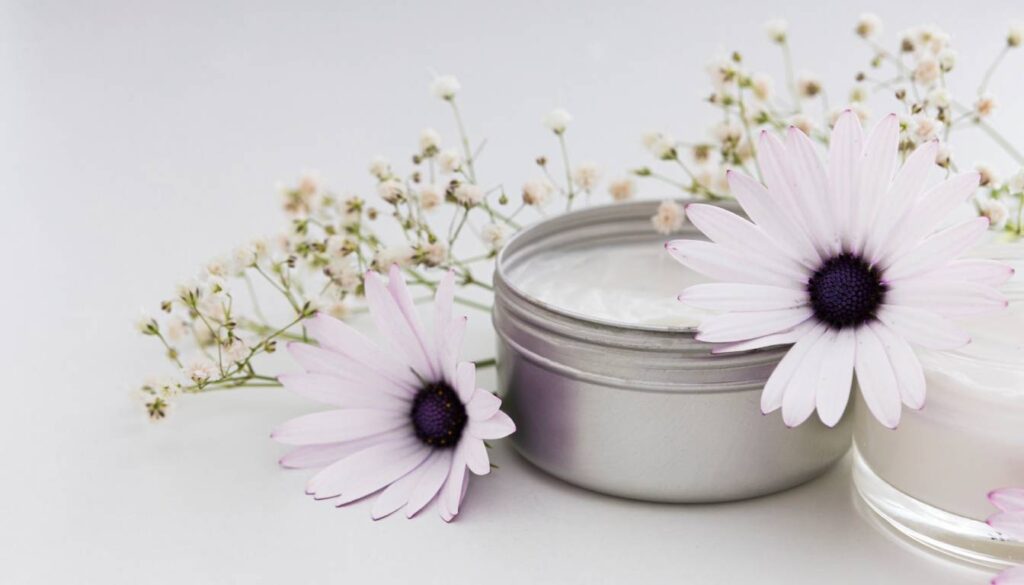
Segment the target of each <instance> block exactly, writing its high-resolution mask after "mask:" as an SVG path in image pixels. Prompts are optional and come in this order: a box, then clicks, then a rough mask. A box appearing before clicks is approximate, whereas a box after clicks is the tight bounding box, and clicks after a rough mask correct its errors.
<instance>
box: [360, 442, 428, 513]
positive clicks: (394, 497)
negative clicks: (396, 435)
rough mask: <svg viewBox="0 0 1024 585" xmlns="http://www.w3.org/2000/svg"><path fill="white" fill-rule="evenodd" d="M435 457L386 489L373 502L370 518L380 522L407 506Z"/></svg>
mask: <svg viewBox="0 0 1024 585" xmlns="http://www.w3.org/2000/svg"><path fill="white" fill-rule="evenodd" d="M435 455H436V453H434V454H431V455H430V457H428V458H427V460H426V461H424V462H423V463H420V464H419V466H417V467H416V469H413V470H412V471H410V472H409V473H407V474H405V475H403V476H402V477H401V478H399V479H398V480H397V481H395V482H393V483H392V484H391V485H389V486H388V487H386V488H384V491H382V492H381V493H380V495H379V496H377V499H376V500H375V501H374V502H373V507H372V508H371V509H370V516H371V517H372V518H373V519H374V520H380V519H381V518H384V517H385V516H389V515H391V514H394V513H395V512H397V511H398V510H401V509H402V506H405V505H406V503H408V502H409V496H411V495H412V491H413V489H414V488H415V487H416V484H417V483H418V482H419V480H420V478H421V477H423V474H424V472H426V470H427V465H429V464H430V461H431V459H433V457H434V456H435Z"/></svg>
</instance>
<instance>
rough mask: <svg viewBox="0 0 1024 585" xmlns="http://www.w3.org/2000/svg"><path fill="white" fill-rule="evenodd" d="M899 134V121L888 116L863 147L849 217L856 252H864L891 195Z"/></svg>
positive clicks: (892, 115)
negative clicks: (889, 194)
mask: <svg viewBox="0 0 1024 585" xmlns="http://www.w3.org/2000/svg"><path fill="white" fill-rule="evenodd" d="M899 133H900V124H899V119H898V118H897V117H896V114H889V115H887V116H885V117H884V118H882V119H881V120H880V121H879V122H878V124H877V125H876V126H875V128H874V130H872V131H871V134H870V135H869V136H868V140H867V144H865V145H864V155H863V159H862V161H861V167H860V171H859V173H858V180H857V191H856V193H857V199H856V200H855V201H853V204H854V205H853V209H851V216H850V223H851V228H850V230H851V231H850V235H851V238H852V242H853V243H854V246H853V250H854V252H860V251H862V250H863V249H864V245H865V243H866V242H867V240H868V237H869V234H871V231H872V229H873V226H876V225H877V224H876V222H875V216H876V215H877V214H878V209H879V207H881V206H882V200H883V198H884V197H885V195H886V193H888V192H889V183H890V182H891V181H892V178H893V172H894V171H895V170H896V161H897V156H896V155H897V150H898V148H899V143H900V140H899Z"/></svg>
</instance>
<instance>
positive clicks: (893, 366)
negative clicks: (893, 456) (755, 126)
mask: <svg viewBox="0 0 1024 585" xmlns="http://www.w3.org/2000/svg"><path fill="white" fill-rule="evenodd" d="M899 133H900V129H899V121H898V120H897V118H896V116H895V115H889V116H887V117H886V118H884V119H883V120H882V121H881V122H880V123H879V124H878V126H876V127H875V129H874V131H872V133H871V135H870V136H868V137H867V138H866V139H865V138H864V136H863V134H862V130H861V126H860V121H859V120H858V119H857V116H856V115H855V114H854V113H853V112H850V111H847V112H845V113H843V114H842V115H841V116H840V117H839V119H838V121H837V122H836V125H835V128H834V129H833V131H832V138H831V143H830V145H831V146H830V149H829V156H828V167H827V169H826V168H825V167H824V166H823V165H822V164H821V162H820V161H819V159H818V156H817V154H816V152H815V147H814V144H813V143H812V141H811V140H810V139H809V138H808V137H807V136H806V135H805V134H804V133H803V132H801V131H800V130H799V129H797V128H794V127H790V128H789V130H788V132H787V134H786V139H785V143H783V141H782V140H780V139H778V138H777V137H775V136H774V135H772V134H770V133H768V132H762V134H761V137H760V141H759V146H758V150H757V164H758V167H759V168H760V170H761V173H762V176H763V177H764V185H762V184H761V183H758V182H757V181H755V180H753V179H751V178H750V177H747V176H745V175H742V174H738V173H735V172H730V173H729V175H728V178H729V187H730V190H731V192H732V193H733V194H734V195H735V197H736V199H737V200H738V202H739V204H740V205H741V206H742V207H743V209H744V211H745V212H746V213H747V215H748V216H749V217H750V219H751V220H752V221H748V220H746V219H743V218H741V217H739V216H738V215H735V214H733V213H730V212H728V211H726V210H724V209H721V208H719V207H715V206H711V205H696V204H694V205H690V206H688V207H687V217H688V218H689V219H690V221H691V222H692V223H693V225H695V226H696V227H697V228H698V229H700V230H701V231H702V232H703V233H704V234H705V235H706V236H707V237H708V238H709V239H710V240H711V242H705V241H696V240H675V241H672V242H669V243H668V244H666V247H667V248H668V250H669V252H670V253H671V254H672V256H674V257H675V258H676V259H677V260H678V261H679V262H681V263H682V264H684V265H686V266H688V267H690V268H692V269H693V270H696V271H698V272H701V273H703V274H706V275H707V276H710V277H712V278H714V279H716V280H720V281H724V282H721V283H710V284H700V285H696V286H692V287H690V288H687V289H686V290H685V291H683V293H682V295H680V300H682V301H683V302H685V303H688V304H690V305H693V306H696V307H700V308H703V309H709V310H713V311H721V312H723V314H720V315H716V316H713V317H710V318H708V319H706V320H705V321H704V322H703V323H702V324H701V326H700V327H699V332H698V336H697V339H699V340H702V341H707V342H713V343H722V344H727V345H724V346H720V347H718V348H716V349H715V351H717V352H724V351H740V350H748V349H755V348H760V347H767V346H771V345H780V344H794V345H793V347H792V348H791V349H790V350H789V351H788V353H787V354H786V356H785V357H784V358H783V360H782V361H781V362H780V363H779V365H778V366H777V367H776V368H775V371H774V372H773V373H772V375H771V377H770V378H769V380H768V382H767V383H766V385H765V387H764V391H763V393H762V395H761V409H762V410H763V411H764V412H765V413H768V412H772V411H775V410H777V409H779V408H781V409H782V416H783V420H784V421H785V423H786V424H787V425H789V426H796V425H798V424H800V423H802V422H804V421H805V420H807V418H808V417H809V416H810V415H811V414H812V413H813V412H814V411H815V409H817V411H818V416H819V417H820V418H821V420H822V422H824V423H825V424H826V425H829V426H833V425H835V424H836V423H837V422H838V421H839V420H840V418H841V417H842V415H843V412H844V411H845V410H846V405H847V402H848V401H849V396H850V388H851V384H852V380H853V374H854V372H856V375H857V381H858V385H859V387H860V389H861V393H862V395H863V396H864V400H865V402H866V403H867V405H868V408H870V409H871V412H872V413H873V414H874V416H875V417H876V418H877V419H878V420H879V421H880V422H881V423H882V424H884V425H885V426H887V427H890V428H895V427H896V425H897V424H898V423H899V420H900V413H901V410H902V405H901V402H902V404H906V405H907V406H909V407H910V408H914V409H919V408H921V407H922V406H924V400H925V379H924V372H923V370H922V368H921V364H920V362H919V361H918V358H917V356H916V355H915V354H914V351H913V350H912V349H911V344H915V345H920V346H923V347H927V348H933V349H953V348H957V347H960V346H962V345H964V344H966V343H968V342H969V341H970V338H969V337H968V335H967V333H965V332H964V331H963V330H962V329H961V328H959V327H958V326H957V325H955V324H954V323H953V322H952V321H951V320H950V318H951V317H958V316H962V315H968V314H974V313H980V312H984V311H989V310H996V309H1002V308H1004V307H1006V305H1007V301H1006V299H1005V298H1004V297H1003V296H1002V295H1001V294H1000V293H999V292H998V291H996V290H995V288H994V287H996V286H998V285H1000V284H1002V283H1003V282H1005V281H1006V280H1007V279H1008V278H1009V277H1010V276H1011V274H1012V273H1013V271H1012V269H1011V268H1009V267H1008V266H1005V265H1003V264H999V263H997V262H992V261H987V260H958V259H957V257H958V256H959V255H960V254H961V253H963V251H964V250H966V249H967V248H968V247H969V246H971V245H972V244H973V243H975V242H976V241H977V240H978V238H980V237H981V236H982V235H983V233H984V232H985V229H986V228H987V227H988V220H987V219H985V218H977V219H972V220H970V221H965V222H963V223H960V224H957V225H954V226H952V227H948V228H945V229H941V230H939V231H936V228H937V227H938V226H939V224H940V223H941V222H942V221H943V220H944V219H945V218H946V217H947V216H948V215H949V213H950V212H951V211H952V210H953V209H954V208H955V207H957V206H958V205H960V204H962V203H963V202H964V201H966V200H967V198H968V197H969V196H970V195H971V194H972V193H973V192H974V190H975V189H976V188H977V186H978V174H977V173H967V174H963V175H959V176H954V177H951V178H949V179H947V180H945V181H944V182H942V183H940V184H938V185H937V186H934V187H932V188H928V189H926V188H925V180H926V178H927V174H928V171H930V170H931V169H932V168H933V167H934V166H935V155H936V152H937V151H938V148H939V145H938V142H936V141H933V142H929V143H926V144H923V145H921V146H920V147H918V148H917V149H916V150H915V151H914V152H913V153H912V154H910V156H908V157H907V159H906V161H905V162H904V164H903V166H902V167H901V168H897V167H898V164H897V161H898V150H899V141H900V138H899Z"/></svg>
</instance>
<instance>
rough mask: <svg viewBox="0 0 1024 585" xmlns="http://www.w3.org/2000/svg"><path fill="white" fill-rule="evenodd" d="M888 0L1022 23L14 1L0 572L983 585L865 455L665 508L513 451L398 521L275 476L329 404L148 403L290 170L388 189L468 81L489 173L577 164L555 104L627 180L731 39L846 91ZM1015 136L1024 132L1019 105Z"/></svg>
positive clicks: (0, 76)
mask: <svg viewBox="0 0 1024 585" xmlns="http://www.w3.org/2000/svg"><path fill="white" fill-rule="evenodd" d="M1015 4H1016V11H1017V14H1013V13H1014V8H1015V7H1014V5H1015ZM883 5H884V6H885V8H884V9H883V8H882V6H883ZM863 10H875V11H876V12H879V13H880V14H881V15H882V16H883V18H884V20H885V21H886V24H887V31H886V32H887V37H886V38H887V40H888V41H889V42H890V43H892V39H893V33H894V32H895V31H897V30H899V29H901V28H904V27H906V26H909V25H912V24H917V23H919V22H926V21H935V22H936V23H938V24H939V25H941V26H942V27H943V28H945V29H947V30H949V31H950V32H952V33H953V35H954V41H955V44H956V45H957V46H958V48H959V49H960V52H961V60H960V62H961V66H962V67H963V68H966V67H970V66H973V67H975V70H977V69H978V68H980V67H982V66H983V65H984V64H985V63H987V62H988V60H989V59H990V56H991V55H993V54H994V52H995V51H996V50H998V48H999V47H1000V46H1001V43H1002V42H1003V40H1002V39H1003V35H1004V34H1005V30H1006V22H1007V21H1008V20H1009V18H1010V17H1011V16H1017V17H1024V6H1021V5H1019V3H1015V2H1010V1H1006V2H1001V3H985V2H977V1H974V2H962V1H947V0H933V1H931V2H907V3H901V4H899V5H897V4H896V3H894V2H886V3H884V4H883V3H879V6H875V7H871V6H868V5H864V6H857V5H855V3H842V4H833V3H827V2H823V1H821V0H808V1H804V2H798V3H792V4H791V5H788V6H783V5H781V3H778V2H754V1H750V2H747V3H742V4H740V3H726V2H704V3H684V2H680V1H676V2H664V3H656V2H636V1H632V2H626V1H619V2H605V1H598V0H591V1H589V2H582V1H581V2H575V3H572V4H558V5H555V4H554V3H551V2H534V1H517V2H508V3H500V4H499V3H496V2H466V3H462V4H460V3H456V2H449V1H434V2H429V3H411V2H410V3H394V2H372V1H370V2H359V3H356V2H337V3H328V2H324V3H322V4H320V5H315V4H308V3H298V2H280V3H273V2H252V1H248V2H237V3H228V2H220V3H212V2H162V3H140V2H120V3H118V2H78V3H74V2H48V1H37V2H28V1H26V2H10V1H7V2H3V5H2V13H0V200H2V202H3V207H2V208H0V243H2V244H3V248H2V250H3V256H2V257H3V259H4V262H3V268H2V272H0V301H2V304H0V306H2V307H3V316H4V319H3V321H2V322H3V324H4V328H3V330H2V332H0V350H2V351H0V363H2V366H3V367H2V370H0V375H2V378H0V380H2V385H0V392H2V394H0V396H2V405H0V449H2V451H0V454H2V465H3V466H2V469H3V475H2V476H0V582H4V583H58V582H60V583H122V582H123V583H182V582H189V583H254V582H272V583H323V582H344V583H369V582H382V583H404V582H420V583H465V582H482V583H488V582H490V583H521V582H535V583H621V582H650V583H656V582H659V583H660V582H673V583H929V584H936V585H939V584H945V583H949V584H954V583H957V584H960V583H962V584H969V583H983V582H987V579H988V575H987V574H986V573H984V572H977V571H974V570H971V569H967V568H962V567H959V566H957V565H954V564H951V563H948V562H945V561H942V560H939V559H937V558H935V557H932V556H930V555H927V554H926V553H920V552H917V551H916V550H914V549H912V548H910V547H908V546H907V545H905V544H902V543H900V542H898V541H897V540H896V539H895V538H894V537H892V536H890V535H889V534H887V533H886V532H884V531H883V530H881V529H880V528H879V527H877V526H875V525H874V524H873V523H872V522H871V520H870V517H869V516H868V515H866V514H863V513H862V512H861V511H859V510H858V508H857V506H856V504H855V497H854V496H853V494H852V492H851V488H850V484H849V471H848V469H847V467H848V466H847V465H846V464H844V465H841V466H839V467H838V468H836V469H835V470H833V471H832V472H831V473H829V474H828V475H827V476H825V477H824V478H822V479H820V480H819V481H816V482H814V483H811V484H808V485H805V486H803V487H801V488H798V489H795V490H793V491H790V492H787V493H784V494H780V495H776V496H772V497H768V498H763V499H759V500H754V501H748V502H742V503H737V504H730V505H719V506H700V507H698V506H666V505H651V504H643V503H636V502H629V501H623V500H618V499H613V498H609V497H604V496H600V495H596V494H592V493H588V492H585V491H581V490H578V489H574V488H572V487H570V486H568V485H565V484H563V483H561V482H559V481H556V480H553V479H551V478H549V477H547V476H545V475H543V474H541V473H539V472H537V471H535V470H534V469H532V468H530V467H528V466H527V465H526V464H525V463H523V462H522V461H521V460H520V459H518V458H517V457H516V456H515V455H514V454H513V453H512V452H511V451H509V450H508V449H507V448H504V447H502V448H500V449H498V450H497V452H496V453H495V457H494V458H495V460H496V462H497V463H498V464H499V465H500V466H501V469H500V470H499V471H498V472H496V473H494V474H492V475H491V476H489V477H487V478H484V479H482V480H477V481H474V482H473V485H472V487H471V489H470V493H469V497H468V502H467V504H466V505H465V507H464V509H463V513H462V514H461V516H460V518H459V520H458V521H457V522H456V523H454V524H452V525H445V524H444V523H442V522H440V521H439V520H438V519H436V518H434V517H432V516H424V517H422V518H419V519H417V520H414V521H406V520H404V519H402V518H392V519H388V520H385V521H382V522H378V523H374V522H371V521H370V520H369V517H368V510H367V509H366V506H365V505H356V506H354V507H350V508H347V509H342V510H335V509H333V508H332V507H331V506H330V505H328V504H326V503H323V502H321V503H316V502H313V501H312V500H310V499H308V498H307V497H305V496H304V495H303V493H302V487H303V484H304V481H305V478H306V477H307V476H308V473H307V472H302V471H299V472H285V471H281V470H279V469H278V468H277V466H276V460H277V458H278V457H279V456H280V455H281V453H282V452H283V449H282V448H281V447H280V446H278V445H276V444H274V443H273V442H271V441H270V440H269V439H268V436H267V435H268V431H269V429H270V428H271V427H273V426H274V425H275V424H277V423H278V422H280V421H282V420H284V419H287V418H289V417H290V416H292V415H294V414H297V413H300V412H305V411H307V410H308V409H309V408H310V407H309V405H308V404H304V403H303V402H302V401H300V400H298V399H295V398H293V397H290V396H288V395H286V394H285V393H283V392H281V391H275V390H266V391H244V392H239V393H237V394H234V395H232V394H230V393H220V394H218V395H208V396H198V397H189V398H188V399H186V400H182V401H180V402H179V403H178V404H176V409H175V411H174V412H173V413H172V416H171V417H170V418H169V419H168V420H167V421H165V423H162V424H159V425H151V424H149V423H148V422H146V421H144V420H143V417H142V414H141V411H140V409H139V405H138V403H136V402H135V401H134V400H133V398H132V392H131V389H132V388H133V387H135V386H136V385H137V384H138V383H139V381H140V380H142V379H143V377H145V376H146V375H147V374H150V373H154V372H161V371H164V370H163V368H165V367H166V366H165V364H164V362H163V361H162V359H161V357H160V355H159V353H160V352H159V350H158V349H157V348H156V347H155V345H154V344H153V343H152V340H150V339H142V338H140V337H139V336H138V335H137V334H135V333H134V331H133V330H132V328H131V320H132V318H133V317H134V315H135V313H136V312H137V308H138V307H139V306H140V305H143V304H146V305H149V306H150V307H153V306H154V304H155V302H156V301H158V300H159V299H162V298H165V297H166V296H167V295H168V293H169V291H170V290H171V288H172V287H173V285H174V284H175V282H177V281H178V280H181V279H183V278H185V277H187V276H190V275H192V274H193V273H194V272H195V270H196V269H197V268H198V267H199V266H200V265H201V264H202V263H204V262H205V261H206V260H207V259H209V258H210V257H211V256H213V255H215V254H218V253H222V252H225V251H227V250H230V249H231V248H232V247H233V246H234V245H235V244H236V243H238V242H240V241H244V240H247V239H248V238H250V237H253V236H257V235H262V234H267V233H272V232H273V231H275V230H277V229H279V227H280V216H279V213H278V210H277V199H276V194H275V192H274V191H273V185H274V183H275V182H276V181H278V180H292V179H293V178H294V177H295V176H296V175H297V174H298V172H299V171H300V170H302V169H306V168H314V169H319V170H320V171H321V173H322V174H323V176H324V177H325V178H326V179H327V180H328V181H329V182H330V183H331V185H333V186H334V187H336V188H338V189H354V190H362V191H363V192H364V193H368V192H369V191H370V186H371V181H370V178H369V177H368V175H367V174H366V172H365V168H366V163H367V161H368V159H369V158H370V156H372V155H373V154H376V153H385V154H388V155H389V156H391V157H392V158H393V159H396V160H404V159H405V158H406V157H407V156H408V155H409V154H410V153H412V152H413V148H414V146H415V140H416V136H417V133H418V131H419V129H420V128H421V127H423V126H426V125H431V126H435V127H437V128H438V129H439V130H440V131H441V132H442V134H443V135H444V136H445V137H446V138H447V139H449V140H450V139H451V137H452V134H453V128H452V125H451V123H450V120H449V117H448V112H447V111H446V109H445V107H444V104H443V103H441V102H439V101H438V100H436V99H434V98H432V97H430V96H429V95H428V93H427V90H426V87H427V85H428V83H429V81H430V78H431V73H430V72H431V71H437V72H439V73H455V74H457V75H458V76H459V77H460V79H461V80H462V83H463V86H464V91H463V93H462V94H461V95H460V99H461V101H462V104H463V107H464V111H465V116H466V119H467V123H468V124H469V126H470V130H471V132H472V133H473V134H474V135H475V136H477V137H485V136H486V137H489V138H490V142H489V145H488V147H487V150H486V152H485V154H484V157H483V160H482V161H481V163H480V170H479V171H480V173H481V174H482V175H483V176H484V177H486V179H485V182H486V181H493V182H494V183H495V184H496V183H498V182H501V181H504V182H505V183H506V185H508V186H509V188H510V189H514V188H515V186H516V185H518V184H519V183H520V182H521V181H522V180H524V179H527V178H530V177H532V176H533V175H534V167H533V165H532V159H533V157H534V156H536V155H537V154H541V153H548V154H554V149H553V148H552V146H553V145H554V143H553V141H552V139H551V136H550V134H549V133H547V132H546V131H545V130H544V129H543V128H542V127H541V125H540V123H539V120H540V118H541V116H542V115H543V114H544V113H545V112H546V111H547V110H549V109H551V108H552V107H554V106H564V107H566V108H567V109H569V110H570V111H571V112H572V113H573V115H574V116H575V122H574V124H573V126H572V128H571V129H570V140H571V144H572V148H573V151H574V154H575V155H576V156H577V157H578V158H579V159H581V160H583V159H592V160H595V161H598V162H600V163H602V164H603V165H604V167H605V168H606V169H607V170H608V171H609V173H612V174H614V173H617V172H618V170H620V169H624V168H626V167H629V166H634V165H636V164H639V163H645V162H647V159H646V156H645V154H644V153H643V151H642V148H641V146H640V145H639V140H638V137H639V135H640V134H641V133H642V132H643V131H646V130H650V129H667V130H670V131H672V132H673V133H675V134H676V135H677V136H684V135H686V136H691V137H698V138H699V137H703V136H704V133H705V132H706V127H707V126H708V125H709V124H710V123H711V122H712V121H713V120H714V113H713V112H712V111H711V110H709V109H708V108H707V107H706V106H705V105H703V104H701V102H700V99H701V97H702V96H703V95H704V94H705V93H706V91H707V87H708V86H707V82H706V78H705V76H704V74H703V68H704V64H705V63H706V62H707V61H708V60H709V58H710V57H711V56H712V55H713V54H715V53H716V52H718V51H724V50H727V49H731V48H734V47H735V48H739V49H741V50H742V51H743V52H744V53H745V54H746V55H747V57H748V60H749V61H751V62H752V63H753V64H754V66H755V68H760V69H765V70H768V71H772V72H775V73H778V72H779V56H778V54H777V52H776V50H775V49H774V48H773V47H771V46H769V45H768V44H767V43H766V42H765V40H764V35H763V32H762V30H761V23H762V22H763V21H764V20H766V19H767V18H769V17H772V16H777V15H782V16H785V17H787V18H788V19H789V20H790V22H791V24H792V37H793V45H794V50H795V52H796V54H797V61H798V67H799V68H807V69H810V70H812V71H816V72H818V73H819V74H821V75H822V76H823V77H824V78H825V79H826V81H827V82H828V85H829V87H831V88H833V93H834V96H833V100H834V102H839V101H842V97H841V95H842V94H843V93H845V91H846V90H847V88H848V87H849V72H851V71H853V70H855V68H856V67H857V66H858V64H861V63H865V62H866V61H867V59H868V58H869V52H868V51H867V49H865V48H864V47H863V46H862V45H861V44H860V43H859V42H858V40H857V39H856V38H855V37H854V36H853V35H852V33H851V29H852V26H853V22H854V21H855V19H856V16H857V14H859V13H860V12H861V11H863ZM1022 51H1024V50H1022ZM1022 71H1024V53H1022V54H1014V55H1011V57H1010V59H1009V60H1008V62H1007V69H1006V71H1004V75H1003V77H1002V78H1000V79H999V80H997V81H996V82H995V83H994V84H993V86H992V87H993V90H994V91H995V92H996V93H997V94H998V95H1001V96H1002V98H1003V102H1004V103H1009V102H1012V101H1013V100H1017V99H1019V96H1020V90H1021V89H1022V85H1024V82H1022V79H1024V76H1022V75H1021V72H1022ZM976 79H977V78H976V77H971V76H966V79H965V80H964V81H963V82H962V87H968V88H969V87H973V84H974V83H975V82H976ZM954 82H955V83H961V82H956V78H955V76H954ZM996 121H997V122H998V123H999V124H1000V125H1001V126H1003V127H1005V128H1007V129H1008V130H1009V131H1010V132H1011V133H1013V134H1016V135H1018V136H1020V135H1022V133H1024V132H1022V131H1024V118H1022V113H1021V111H1020V108H1017V109H1016V110H1015V108H1014V107H1012V106H1008V107H1006V108H1004V110H1003V111H1001V112H1000V113H999V114H998V116H997V118H996ZM970 140H972V139H970V138H968V143H970ZM979 144H980V142H979ZM993 160H994V161H995V162H1003V161H1002V159H999V158H998V157H995V156H993ZM647 191H648V194H649V195H657V194H658V192H657V191H656V190H654V189H650V188H647ZM488 327H489V325H488V320H487V319H486V317H484V316H482V315H479V314H474V315H473V320H472V331H473V332H472V334H471V335H472V336H473V337H471V340H470V341H471V342H470V343H468V344H467V347H468V348H469V350H468V353H469V356H468V357H471V358H482V357H488V355H489V351H490V349H489V348H490V345H491V339H490V333H489V331H488ZM485 381H486V382H487V383H492V382H493V379H492V378H490V377H487V378H485Z"/></svg>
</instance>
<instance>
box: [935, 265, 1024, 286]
mask: <svg viewBox="0 0 1024 585" xmlns="http://www.w3.org/2000/svg"><path fill="white" fill-rule="evenodd" d="M1013 274H1014V270H1013V268H1012V267H1010V266H1009V265H1007V264H1003V263H1002V262H996V261H995V260H975V259H970V260H953V261H952V262H950V263H949V264H947V265H945V266H943V267H941V268H939V269H937V270H933V271H931V272H929V273H928V274H927V277H928V278H930V279H934V280H954V281H958V280H967V281H970V282H976V283H978V284H985V285H988V286H991V287H997V286H1001V285H1002V284H1004V283H1005V282H1006V281H1008V280H1010V277H1011V276H1013Z"/></svg>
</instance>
